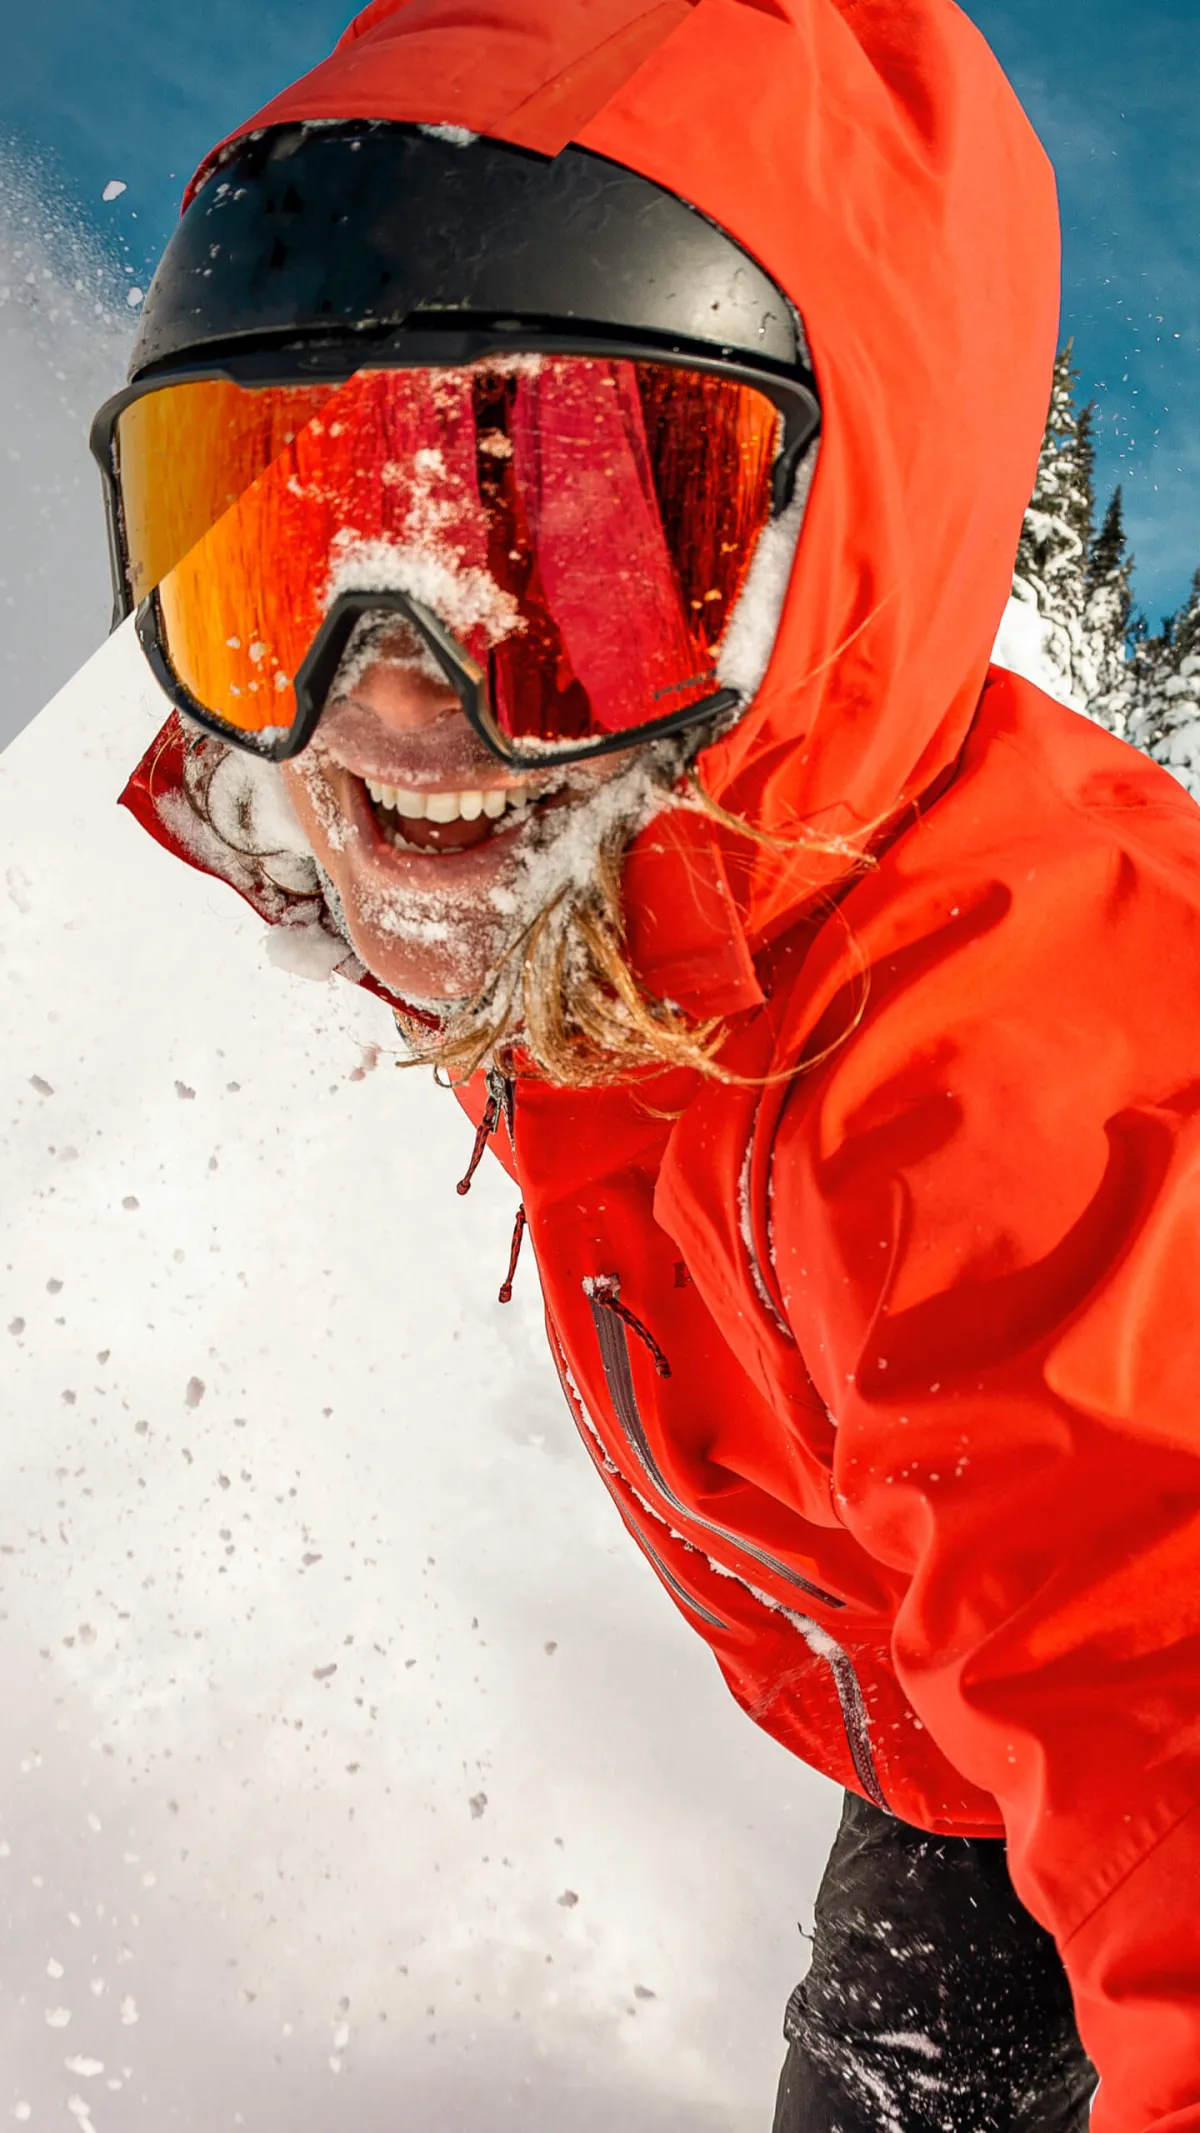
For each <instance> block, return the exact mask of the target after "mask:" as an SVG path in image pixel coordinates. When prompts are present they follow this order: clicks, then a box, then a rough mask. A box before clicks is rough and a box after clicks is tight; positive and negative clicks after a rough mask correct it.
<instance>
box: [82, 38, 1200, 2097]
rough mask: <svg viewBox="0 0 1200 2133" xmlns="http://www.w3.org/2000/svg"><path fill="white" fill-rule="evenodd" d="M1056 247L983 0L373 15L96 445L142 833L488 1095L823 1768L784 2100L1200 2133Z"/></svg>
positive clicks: (229, 209)
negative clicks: (813, 1891) (1067, 514)
mask: <svg viewBox="0 0 1200 2133" xmlns="http://www.w3.org/2000/svg"><path fill="white" fill-rule="evenodd" d="M1057 265H1058V252H1057V222H1056V210H1055V202H1054V190H1053V181H1052V177H1051V173H1050V171H1049V168H1048V165H1047V163H1046V160H1045V158H1044V156H1043V154H1042V152H1041V150H1040V148H1039V146H1038V144H1037V142H1036V140H1035V138H1034V136H1033V134H1032V132H1031V130H1030V128H1029V125H1028V123H1027V121H1026V119H1025V117H1024V115H1023V114H1022V112H1021V110H1020V108H1019V106H1018V104H1017V102H1016V99H1015V98H1014V96H1013V95H1012V93H1011V91H1010V89H1009V87H1008V85H1007V84H1006V82H1005V80H1004V79H1003V76H1002V75H1001V73H1000V71H999V69H998V67H997V65H996V63H995V61H994V59H993V58H992V56H991V54H990V53H989V51H988V50H987V48H986V46H985V44H984V42H983V40H982V39H981V38H980V36H979V35H978V34H977V32H976V31H975V30H974V28H973V27H972V26H971V24H970V23H969V22H968V21H967V19H966V18H965V17H964V16H963V15H962V14H961V13H960V12H959V10H958V9H957V8H956V7H955V6H954V5H952V4H951V0H659V4H657V5H648V4H646V0H492V4H491V5H489V6H488V7H487V8H486V9H484V8H482V7H478V6H476V5H475V0H374V4H373V5H372V6H370V7H368V8H367V10H366V12H365V13H364V14H363V15H361V16H360V17H359V18H358V19H357V21H356V22H355V23H353V24H352V25H351V28H350V29H349V30H348V31H347V33H346V36H345V37H344V38H343V39H342V41H341V43H340V44H339V45H338V47H337V49H336V50H335V52H334V53H333V55H332V56H331V57H330V58H329V59H328V60H327V61H325V62H323V63H322V64H321V65H320V66H318V67H317V68H316V69H315V71H314V72H312V73H311V74H309V75H308V76H306V77H305V78H304V79H303V80H302V81H300V82H299V83H298V84H296V85H295V86H294V87H292V88H291V89H288V90H287V91H285V92H284V93H283V94H282V95H281V96H280V97H279V98H277V99H276V100H275V101H274V102H273V103H272V104H270V105H268V106H267V107H266V109H265V110H264V111H263V112H260V113H259V114H258V115H257V116H256V117H255V118H254V119H253V120H251V121H250V122H248V123H247V125H245V126H243V127H241V128H239V129H238V131H237V133H236V134H235V135H234V136H233V137H232V138H231V140H229V141H228V142H226V143H224V144H223V145H222V146H221V148H219V149H218V150H217V151H216V152H215V153H214V155H213V156H211V157H210V158H209V160H208V161H207V163H206V164H205V165H204V167H203V168H202V170H201V172H200V173H199V175H198V177H197V179H196V180H195V181H194V183H193V186H192V188H191V190H190V193H189V196H188V201H187V203H186V206H185V212H184V214H183V216H182V219H181V222H180V225H179V227H178V230H177V232H176V234H175V235H174V236H173V237H172V239H171V241H170V243H169V245H168V246H167V250H166V253H165V256H164V259H163V262H162V264H161V266H160V268H159V271H158V274H157V276H156V278H155V281H154V283H153V285H152V287H151V289H150V292H149V295H148V298H147V301H146V305H145V309H144V312H143V316H142V322H141V328H140V334H139V340H138V344H137V347H136V349H135V352H134V358H133V365H132V371H131V382H130V385H129V386H128V388H127V389H126V390H125V391H123V392H122V393H120V394H119V395H118V396H117V397H116V399H115V401H113V402H112V403H110V405H109V407H108V408H107V409H105V410H103V411H102V412H101V415H100V417H99V418H98V420H97V425H96V432H95V446H96V450H97V454H98V456H99V458H100V462H101V465H102V467H103V469H104V472H105V477H106V487H107V493H108V496H109V502H110V522H111V529H112V536H113V543H114V559H115V579H116V587H117V613H118V618H120V617H121V616H125V615H129V614H132V613H134V612H135V611H136V615H137V622H136V628H137V631H138V634H139V636H140V638H141V641H142V644H143V646H144V648H145V650H146V653H147V656H148V658H149V660H150V662H151V665H152V666H153V668H154V671H155V672H156V674H157V675H158V677H159V680H160V681H161V683H162V685H163V687H164V689H165V690H166V691H167V693H168V695H169V697H170V698H171V701H172V705H173V710H172V714H171V717H170V719H169V720H168V721H167V723H166V725H165V727H164V729H163V732H162V733H161V734H160V736H159V738H158V740H157V741H156V743H155V745H154V746H153V747H152V749H151V750H149V751H148V753H147V755H146V757H145V759H144V761H143V763H142V764H141V765H140V766H139V767H138V769H137V771H136V772H135V774H134V776H133V778H132V779H131V782H130V785H129V788H128V790H127V792H126V794H125V800H126V803H127V805H129V806H130V807H131V808H132V809H133V811H134V813H135V814H136V815H137V816H138V817H139V819H140V820H141V821H142V822H143V823H144V825H145V826H146V827H147V828H148V829H149V830H150V831H151V832H152V834H154V835H155V836H156V837H157V838H158V839H159V841H160V842H161V843H163V844H164V845H166V846H167V847H168V848H169V849H171V850H173V851H174V852H176V853H177V854H178V855H179V856H181V857H182V858H183V859H185V860H186V861H187V862H188V863H190V864H193V865H196V866H201V867H204V868H207V869H208V870H209V871H210V872H212V873H215V874H219V875H222V876H223V877H224V878H225V879H227V880H229V881H231V882H232V883H233V884H234V885H235V886H236V887H237V888H238V889H239V890H240V892H241V893H242V894H243V895H244V896H246V897H247V898H248V899H249V900H250V901H251V902H252V903H254V904H255V906H256V908H257V909H259V910H260V911H261V912H262V913H263V915H264V916H265V917H266V918H267V919H269V920H270V921H271V922H272V924H273V927H274V934H273V936H272V937H273V938H275V939H278V940H280V941H282V942H283V943H284V944H285V948H286V949H287V951H288V952H289V953H291V954H292V955H293V956H294V957H301V956H303V957H305V958H307V959H308V961H309V962H310V963H313V962H314V960H315V963H316V965H317V966H318V967H320V968H321V969H322V970H324V971H327V972H328V971H331V970H333V969H335V968H336V969H340V970H341V971H342V972H343V974H344V975H347V976H350V977H353V978H356V979H357V980H358V981H359V982H360V983H362V984H364V985H366V986H367V987H368V988H369V989H371V990H372V991H374V992H375V993H376V994H378V996H379V997H380V999H381V1001H383V1002H386V1003H387V1005H388V1006H389V1007H390V1008H391V1009H392V1010H393V1011H394V1013H395V1015H396V1018H397V1022H398V1026H399V1027H400V1028H401V1030H402V1031H403V1033H404V1035H405V1039H406V1043H407V1045H408V1047H409V1050H410V1053H411V1056H412V1057H413V1058H414V1059H417V1060H424V1061H426V1062H431V1063H433V1064H434V1065H435V1066H436V1067H437V1068H438V1070H439V1073H440V1075H441V1078H443V1079H444V1080H445V1081H447V1082H448V1083H449V1084H450V1085H451V1086H452V1087H453V1088H454V1090H455V1092H456V1094H457V1095H458V1097H459V1098H460V1100H461V1102H462V1103H463V1105H464V1107H465V1109H466V1110H467V1112H468V1113H469V1115H470V1118H471V1120H472V1121H473V1122H474V1124H475V1126H476V1129H477V1130H476V1148H475V1160H478V1159H479V1157H480V1156H481V1154H482V1152H483V1151H484V1150H485V1148H487V1147H489V1146H490V1147H491V1148H492V1149H493V1150H494V1151H495V1152H496V1153H497V1154H498V1156H499V1158H500V1160H501V1161H502V1162H503V1163H504V1164H505V1165H506V1166H507V1167H508V1169H509V1171H510V1172H511V1174H512V1176H513V1177H514V1179H515V1180H516V1181H517V1183H518V1185H519V1188H520V1194H521V1215H520V1217H519V1221H518V1235H517V1239H516V1240H515V1241H516V1242H517V1243H519V1241H520V1230H521V1228H522V1227H523V1226H524V1224H525V1223H527V1224H528V1229H529V1233H530V1236H531V1239H532V1245H533V1248H534V1251H535V1253H536V1258H537V1265H538V1270H539V1274H540V1277H541V1281H542V1286H543V1289H544V1294H545V1301H546V1313H547V1325H548V1333H549V1341H550V1346H551V1349H552V1353H553V1356H554V1360H555V1363H556V1365H557V1368H558V1371H559V1374H560V1376H561V1379H562V1384H563V1389H564V1393H565V1396H566V1400H567V1404H568V1407H569V1409H570V1411H571V1413H572V1415H573V1416H574V1418H575V1422H576V1424H577V1426H578V1430H579V1435H580V1438H581V1441H582V1443H583V1445H584V1447H585V1448H586V1450H587V1452H588V1453H589V1454H590V1456H591V1458H592V1459H593V1461H594V1463H595V1465H596V1468H597V1471H598V1473H599V1475H600V1478H601V1480H602V1482H603V1483H604V1485H605V1486H606V1487H607V1488H608V1489H609V1490H610V1491H611V1493H612V1496H613V1498H614V1501H615V1503H616V1505H617V1508H618V1511H619V1513H620V1516H621V1518H622V1519H623V1521H624V1523H625V1525H626V1527H627V1528H628V1530H629V1533H630V1535H631V1537H632V1539H633V1541H634V1542H635V1543H636V1544H637V1545H638V1546H639V1547H640V1548H641V1549H642V1550H643V1551H644V1553H645V1554H646V1556H647V1557H648V1558H649V1560H650V1562H651V1563H652V1564H653V1566H654V1568H655V1570H656V1571H657V1574H658V1576H659V1578H660V1580H661V1582H662V1584H663V1586H664V1588H665V1590H666V1592H667V1594H668V1595H669V1597H670V1598H671V1600H672V1601H673V1603H674V1604H675V1605H676V1606H677V1607H678V1608H679V1609H680V1610H681V1611H682V1613H683V1615H684V1617H685V1619H686V1620H687V1621H688V1622H689V1624H690V1625H691V1626H692V1627H693V1628H694V1629H695V1630H697V1631H698V1632H699V1633H700V1634H701V1635H702V1636H703V1637H705V1638H706V1639H707V1641H708V1643H709V1645H710V1646H711V1648H712V1651H713V1653H714V1655H715V1658H716V1661H717V1664H718V1666H719V1667H720V1669H721V1672H722V1674H723V1676H724V1678H725V1680H726V1682H727V1683H728V1686H729V1688H730V1690H731V1691H732V1693H733V1695H734V1697H735V1698H736V1699H737V1701H738V1703H739V1704H740V1705H741V1706H742V1708H743V1709H744V1710H745V1711H746V1712H747V1713H748V1714H749V1716H750V1717H751V1718H752V1719H753V1720H754V1721H755V1722H756V1723H757V1724H758V1725H760V1726H762V1727H764V1728H765V1729H766V1730H767V1731H768V1732H769V1733H770V1734H772V1735H773V1736H774V1737H775V1738H776V1739H777V1740H778V1741H780V1742H782V1743H783V1744H784V1746H785V1747H787V1748H788V1749H789V1750H790V1751H791V1752H792V1753H794V1754H795V1755H796V1756H798V1757H800V1758H801V1759H802V1760H803V1761H805V1762H807V1763H809V1764H811V1765H813V1766H815V1767H816V1768H817V1769H818V1770H821V1771H823V1772H825V1773H826V1774H827V1775H828V1776H829V1777H831V1778H832V1779H834V1780H835V1781H836V1782H837V1783H838V1784H839V1785H840V1786H842V1787H843V1788H844V1791H845V1795H846V1810H845V1814H844V1817H843V1822H842V1826H841V1829H840V1831H839V1834H838V1837H837V1841H836V1842H835V1845H834V1848H833V1852H832V1855H831V1858H830V1863H829V1867H828V1870H827V1872H826V1876H825V1879H824V1882H823V1884H822V1888H821V1891H820V1895H819V1897H818V1902H817V1910H816V1928H815V1940H814V1950H813V1958H812V1964H811V1968H810V1970H809V1972H808V1974H807V1976H806V1977H805V1978H804V1979H803V1981H802V1982H801V1983H800V1985H799V1986H798V1987H797V1989H796V1991H795V1992H794V1993H793V1995H792V1998H791V2001H790V2002H789V2005H788V2010H787V2017H786V2023H785V2036H786V2039H787V2055H786V2059H785V2063H784V2068H783V2074H782V2078H781V2082H780V2087H779V2095H778V2103H777V2108H776V2118H775V2125H776V2133H835V2129H836V2133H867V2129H868V2128H871V2129H886V2133H910V2129H925V2128H928V2129H934V2128H938V2129H941V2128H947V2127H952V2128H954V2129H955V2133H984V2129H994V2133H1077V2129H1079V2128H1081V2127H1082V2126H1083V2125H1084V2124H1085V2123H1086V2122H1087V2121H1088V2117H1089V2109H1090V2112H1091V2120H1092V2123H1093V2124H1094V2126H1095V2128H1096V2129H1097V2133H1168V2129H1169V2133H1184V2129H1185V2128H1189V2127H1192V2128H1200V1928H1198V1925H1197V1916H1198V1913H1200V1904H1198V1903H1197V1893H1198V1874H1200V1820H1198V1817H1197V1815H1196V1813H1195V1811H1194V1810H1195V1805H1196V1800H1197V1789H1198V1777H1200V1769H1198V1764H1200V1735H1198V1733H1197V1721H1196V1711H1197V1708H1198V1701H1200V1649H1198V1645H1197V1598H1196V1595H1197V1592H1198V1591H1200V1579H1198V1577H1197V1569H1198V1555H1200V1539H1198V1529H1197V1503H1198V1499H1200V1465H1198V1462H1197V1429H1198V1424H1197V1418H1196V1400H1195V1390H1194V1387H1195V1380H1196V1374H1197V1357H1196V1334H1195V1325H1196V1312H1195V1306H1194V1296H1195V1284H1196V1278H1197V1273H1198V1272H1200V1253H1198V1248H1197V1243H1196V1239H1197V1235H1198V1234H1200V1230H1198V1227H1197V1212H1198V1205H1200V1144H1198V1133H1200V1127H1198V1125H1197V1119H1198V1116H1200V1105H1198V1103H1197V1096H1196V1091H1197V1089H1198V1088H1200V1023H1198V1020H1197V1014H1196V1009H1195V1005H1194V1002H1195V999H1196V997H1197V990H1196V987H1197V980H1198V978H1200V969H1198V967H1197V966H1198V961H1200V820H1198V818H1197V816H1196V813H1195V810H1194V808H1193V806H1192V804H1191V802H1190V801H1189V800H1188V799H1187V798H1186V796H1185V795H1184V794H1183V793H1182V791H1181V790H1180V788H1179V787H1178V786H1177V785H1176V784H1175V783H1174V781H1173V780H1172V779H1171V778H1170V777H1169V775H1168V774H1167V773H1166V772H1164V771H1162V770H1160V769H1158V768H1156V767H1155V766H1153V765H1151V764H1150V763H1148V762H1147V761H1145V760H1143V759H1142V758H1141V757H1139V756H1138V755H1136V754H1135V753H1134V752H1133V751H1132V750H1131V749H1129V748H1127V747H1125V746H1124V745H1123V744H1122V743H1121V742H1119V741H1117V740H1115V739H1114V738H1112V737H1111V736H1109V735H1107V734H1105V733H1103V732H1101V731H1100V730H1099V729H1098V728H1095V727H1092V726H1090V725H1089V724H1088V723H1087V722H1086V721H1084V720H1082V719H1081V718H1079V717H1078V716H1076V715H1075V714H1073V713H1071V712H1069V711H1068V710H1066V709H1065V708H1063V707H1062V706H1060V705H1058V704H1056V703H1054V702H1052V701H1051V700H1050V699H1049V698H1047V697H1046V696H1044V695H1042V694H1041V693H1040V692H1039V691H1038V690H1037V689H1036V688H1034V687H1033V686H1031V685H1030V684H1028V683H1026V682H1023V681H1021V680H1019V679H1018V678H1017V677H1015V676H1014V675H1012V674H1011V673H1008V672H1005V671H1003V670H1001V669H999V668H997V667H995V666H990V665H989V655H990V648H991V646H992V644H993V641H994V637H995V633H996V629H997V626H998V624H999V621H1000V617H1001V614H1002V612H1003V609H1004V605H1005V600H1006V597H1007V594H1008V589H1009V582H1010V575H1011V569H1012V562H1013V557H1014V553H1015V549H1016V543H1017V538H1018V534H1019V530H1020V527H1021V523H1022V514H1023V510H1024V507H1025V505H1026V502H1027V499H1028V497H1029V495H1030V492H1031V489H1032V485H1033V479H1034V474H1035V469H1036V464H1037V457H1038V449H1039V443H1040V438H1041V432H1042V426H1043V422H1044V418H1045V411H1046V406H1047V401H1048V396H1049V386H1050V376H1051V368H1052V362H1053V356H1054V348H1055V339H1056V324H1057V318H1056V306H1057ZM466 1182H467V1180H464V1184H465V1183H466ZM509 1279H510V1280H511V1270H510V1276H509ZM507 1286H508V1284H507V1283H506V1288H507ZM1097 2073H1098V2076H1099V2088H1098V2090H1096V2093H1095V2096H1094V2100H1093V2090H1094V2089H1095V2084H1096V2078H1097Z"/></svg>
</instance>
